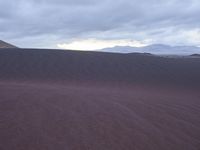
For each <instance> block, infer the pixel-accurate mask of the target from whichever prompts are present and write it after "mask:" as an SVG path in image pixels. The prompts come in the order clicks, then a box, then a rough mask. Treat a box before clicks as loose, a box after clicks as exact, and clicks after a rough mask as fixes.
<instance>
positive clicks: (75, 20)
mask: <svg viewBox="0 0 200 150" xmlns="http://www.w3.org/2000/svg"><path fill="white" fill-rule="evenodd" d="M0 8H1V9H0V39H1V40H5V41H8V42H11V43H13V44H16V45H17V46H20V47H45V48H68V49H88V50H92V49H100V48H105V47H112V46H116V45H119V46H125V45H129V46H137V47H139V46H145V45H149V44H155V43H159V44H170V45H195V46H200V15H199V14H200V1H199V0H0Z"/></svg>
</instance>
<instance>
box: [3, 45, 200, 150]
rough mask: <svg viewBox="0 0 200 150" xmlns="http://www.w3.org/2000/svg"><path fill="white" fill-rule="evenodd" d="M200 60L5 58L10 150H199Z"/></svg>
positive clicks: (67, 54)
mask: <svg viewBox="0 0 200 150" xmlns="http://www.w3.org/2000/svg"><path fill="white" fill-rule="evenodd" d="M199 66H200V59H196V58H163V57H157V56H153V55H152V56H151V55H140V54H112V53H95V52H72V51H59V50H28V51H26V50H23V49H22V50H15V49H12V50H1V51H0V115H1V116H0V149H2V150H13V149H15V150H29V149H37V150H44V149H48V150H55V149H59V150H66V149H67V150H188V149H189V150H198V149H199V148H200V128H199V126H200V119H199V117H200V93H199V88H200V79H199V76H200V69H199Z"/></svg>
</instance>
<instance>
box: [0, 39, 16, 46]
mask: <svg viewBox="0 0 200 150" xmlns="http://www.w3.org/2000/svg"><path fill="white" fill-rule="evenodd" d="M0 48H17V47H16V46H14V45H12V44H9V43H7V42H4V41H2V40H0Z"/></svg>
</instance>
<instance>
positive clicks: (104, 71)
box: [0, 49, 200, 87]
mask: <svg viewBox="0 0 200 150" xmlns="http://www.w3.org/2000/svg"><path fill="white" fill-rule="evenodd" d="M199 77H200V59H198V58H163V57H156V56H153V55H152V56H151V55H142V54H114V53H100V52H77V51H61V50H34V49H29V50H23V49H9V50H6V49H5V50H0V79H22V80H30V79H34V80H38V79H41V80H55V81H56V80H60V81H64V80H65V81H69V80H70V81H72V80H73V81H99V82H111V83H113V82H117V83H122V82H123V83H129V84H134V83H135V84H136V83H138V84H142V83H143V84H150V85H151V84H154V85H157V84H158V85H160V84H163V85H172V86H174V85H175V86H188V87H200V78H199Z"/></svg>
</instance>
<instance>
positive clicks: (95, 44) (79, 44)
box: [57, 39, 148, 50]
mask: <svg viewBox="0 0 200 150" xmlns="http://www.w3.org/2000/svg"><path fill="white" fill-rule="evenodd" d="M147 42H148V41H143V42H141V41H134V40H131V39H123V40H98V39H75V40H73V41H72V42H69V43H62V44H58V45H57V46H58V47H59V48H61V49H71V50H98V49H103V48H107V47H115V46H133V47H142V46H146V45H147V44H146V43H147Z"/></svg>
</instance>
